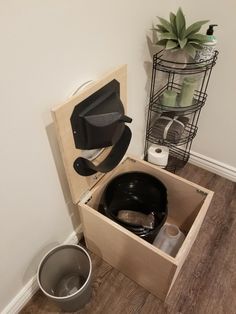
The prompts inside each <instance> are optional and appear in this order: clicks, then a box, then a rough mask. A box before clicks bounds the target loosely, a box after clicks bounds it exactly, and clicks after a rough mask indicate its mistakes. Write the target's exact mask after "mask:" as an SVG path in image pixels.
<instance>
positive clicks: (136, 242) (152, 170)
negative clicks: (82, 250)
mask: <svg viewBox="0 0 236 314" xmlns="http://www.w3.org/2000/svg"><path fill="white" fill-rule="evenodd" d="M112 79H116V80H118V81H119V83H120V92H121V95H120V97H121V100H122V102H123V104H124V105H126V67H125V66H122V67H120V68H118V69H116V70H115V71H113V72H111V73H109V74H107V75H105V76H104V77H103V78H101V80H98V81H96V82H94V83H92V84H91V85H90V86H88V87H87V88H86V89H84V90H83V91H82V92H80V94H78V95H76V96H74V97H72V98H71V99H70V100H69V101H68V102H66V103H64V104H62V105H61V106H59V107H57V108H55V109H54V110H53V117H54V122H55V126H56V129H57V135H58V141H59V144H60V149H61V153H62V157H63V162H64V166H65V170H66V174H67V178H68V182H69V186H70V190H71V194H72V199H73V201H74V203H76V204H78V208H79V211H80V217H81V221H82V226H83V232H84V236H85V241H86V245H87V247H88V249H89V250H91V251H92V252H94V253H95V254H97V255H98V256H100V257H101V258H103V259H104V260H105V261H106V262H108V263H109V264H110V265H112V266H113V267H115V268H116V269H118V270H120V271H121V272H123V273H124V274H125V275H127V276H128V277H129V278H131V279H132V280H134V281H136V282H137V283H138V284H139V285H141V286H142V287H144V288H145V289H147V290H148V291H150V292H151V293H152V294H154V295H156V296H157V297H158V298H160V299H162V300H165V298H166V296H167V295H168V293H169V292H170V289H171V287H172V286H173V283H174V281H175V279H176V277H177V275H178V273H179V271H180V269H181V267H182V266H183V264H184V261H185V260H186V258H187V256H188V253H189V251H190V249H191V247H192V246H193V244H194V241H195V239H196V237H197V234H198V232H199V229H200V227H201V225H202V222H203V219H204V217H205V215H206V212H207V210H208V207H209V204H210V202H211V199H212V196H213V192H212V191H209V190H207V189H205V188H203V187H201V186H199V185H196V184H194V183H191V182H189V181H187V180H184V179H182V178H180V177H178V176H176V175H174V174H172V173H169V172H167V171H165V170H163V169H161V168H159V167H157V166H154V165H151V164H150V163H147V162H145V161H142V160H140V159H138V158H135V157H126V158H125V159H124V160H123V161H122V162H121V163H120V165H118V166H117V167H116V168H115V169H114V170H113V171H111V172H110V173H107V174H101V173H98V174H96V175H93V176H90V177H81V176H79V175H78V174H77V173H76V172H75V171H74V169H73V162H74V160H75V159H76V158H77V157H78V155H79V154H80V152H79V151H78V150H77V149H75V147H74V142H73V135H72V131H71V126H70V115H71V113H72V111H73V109H74V106H75V105H77V104H78V103H80V102H81V101H82V100H84V99H85V98H86V97H88V96H90V95H91V94H92V93H94V92H95V91H96V90H98V89H100V88H101V87H103V86H104V85H105V84H107V83H108V82H110V81H111V80H112ZM104 154H106V152H104ZM99 158H104V156H100V157H99ZM129 171H142V172H146V173H149V174H151V175H153V176H155V177H157V178H158V179H159V180H161V181H162V182H163V183H164V185H165V186H166V187H167V191H168V218H167V222H171V223H174V224H176V225H177V226H179V228H180V229H181V230H182V231H183V232H184V233H185V235H186V238H185V241H184V242H183V244H182V246H181V248H180V249H179V251H178V253H177V255H176V257H175V258H173V257H171V256H169V255H168V254H166V253H164V252H162V251H161V250H159V249H158V248H156V247H154V246H153V245H152V244H150V243H148V242H146V241H145V240H143V239H141V238H139V237H138V236H136V235H135V234H133V233H132V232H130V231H128V230H127V229H125V228H123V227H122V226H120V225H119V224H117V223H115V222H114V221H112V220H110V219H109V218H107V217H105V216H104V215H102V214H101V213H99V212H98V206H99V202H100V198H101V195H102V193H103V191H104V189H105V187H106V185H107V184H108V182H109V181H110V180H111V179H112V178H113V177H114V176H116V175H119V174H121V173H124V172H129Z"/></svg>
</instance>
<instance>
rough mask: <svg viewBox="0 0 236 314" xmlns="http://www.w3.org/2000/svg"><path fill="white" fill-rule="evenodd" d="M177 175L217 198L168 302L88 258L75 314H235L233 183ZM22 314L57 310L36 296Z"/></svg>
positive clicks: (191, 169)
mask: <svg viewBox="0 0 236 314" xmlns="http://www.w3.org/2000/svg"><path fill="white" fill-rule="evenodd" d="M178 174H179V175H180V176H182V177H184V178H186V179H189V180H191V181H193V182H195V183H198V184H200V185H202V186H205V187H206V188H209V189H211V190H213V191H215V195H214V198H213V201H212V203H211V206H210V208H209V211H208V214H207V216H206V218H205V221H204V223H203V226H202V228H201V230H200V233H199V235H198V237H197V240H196V242H195V244H194V247H193V248H192V250H191V252H190V254H189V257H188V258H187V261H186V262H185V264H184V266H183V268H182V270H181V273H180V274H179V276H178V278H177V280H176V282H175V284H174V286H173V289H172V291H171V293H170V295H169V297H168V299H167V301H166V303H165V304H163V303H162V302H161V301H159V300H158V299H157V298H156V297H154V296H153V295H151V294H150V293H148V292H147V291H146V290H144V289H143V288H141V287H140V286H138V285H137V284H136V283H134V282H133V281H131V280H130V279H128V278H127V277H126V276H124V275H123V274H122V273H120V272H118V271H117V270H115V269H113V268H112V267H111V266H109V265H108V264H107V263H105V262H103V261H102V260H101V259H100V258H98V257H96V256H94V255H92V261H93V270H94V272H93V296H92V299H91V301H90V303H89V304H87V305H86V307H85V308H84V309H83V310H80V311H79V312H78V313H79V314H95V313H96V314H97V313H99V314H120V313H121V314H126V313H127V314H128V313H133V314H159V313H160V314H163V313H173V314H195V313H196V314H221V313H222V314H223V313H224V314H231V313H232V314H235V313H236V183H233V182H231V181H229V180H226V179H224V178H222V177H219V176H217V175H214V174H212V173H209V172H207V171H205V170H202V169H200V168H198V167H195V166H193V165H186V166H185V168H184V169H183V170H181V171H179V173H178ZM21 313H22V314H23V313H60V310H58V309H57V307H56V306H55V305H54V304H52V303H51V302H50V301H49V300H48V299H47V298H45V297H44V296H43V295H42V293H41V292H38V293H37V294H36V295H35V296H34V297H33V298H32V300H31V301H30V302H29V303H28V304H27V306H26V307H25V308H24V309H23V310H22V311H21Z"/></svg>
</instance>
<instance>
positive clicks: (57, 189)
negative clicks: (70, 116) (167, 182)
mask: <svg viewBox="0 0 236 314" xmlns="http://www.w3.org/2000/svg"><path fill="white" fill-rule="evenodd" d="M227 2H228V5H226V3H227ZM180 3H181V5H182V7H183V8H184V11H186V13H187V14H188V15H189V16H190V18H193V20H194V19H195V20H196V19H205V18H208V17H209V18H210V19H211V20H212V21H214V22H218V23H219V24H221V25H220V27H219V31H218V32H217V35H218V38H219V41H220V43H219V48H220V49H221V50H222V51H221V55H220V60H219V64H218V65H217V67H216V69H215V71H214V73H213V76H212V81H211V84H210V88H209V99H208V103H207V107H206V109H204V112H203V114H202V117H201V121H200V130H199V136H198V137H197V139H196V141H195V145H194V150H196V151H198V152H200V153H203V154H206V155H209V156H210V157H213V158H215V159H218V160H219V161H222V162H226V163H229V164H230V165H232V166H236V158H235V157H236V156H235V149H234V148H233V145H232V143H233V142H234V138H233V135H234V133H235V124H234V123H233V122H234V121H233V119H234V114H235V113H236V110H235V107H234V101H233V100H234V90H233V73H235V62H233V61H232V60H234V57H235V53H234V52H235V47H236V46H235V42H233V43H232V39H233V32H229V27H230V23H232V21H234V18H233V14H234V13H233V12H235V10H234V9H235V8H233V6H235V5H234V4H233V0H232V1H229V0H227V1H226V2H224V3H222V7H220V8H215V7H214V5H213V4H214V3H213V1H208V2H207V5H206V3H205V2H203V1H202V0H200V1H198V2H197V3H198V4H195V1H191V2H190V3H189V1H187V0H185V1H173V0H172V1H171V0H168V1H165V2H163V1H158V0H149V1H144V0H139V1H137V0H130V1H126V0H120V1H114V0H113V1H111V0H100V1H91V0H90V1H78V0H70V1H67V0H59V1H58V0H49V1H40V0H35V1H30V0H28V1H27V0H22V1H17V0H15V1H13V0H9V1H5V2H4V1H1V2H0V40H1V58H0V104H1V105H0V130H1V133H0V134H1V135H0V139H1V140H0V143H1V163H0V167H1V169H0V170H1V176H0V185H1V189H0V191H1V198H0V204H1V212H0V245H1V246H0V248H1V260H0V278H1V286H2V287H4V289H1V290H0V291H1V292H0V312H1V310H2V309H3V308H4V307H5V306H6V305H7V304H8V303H9V302H10V301H11V299H12V298H13V297H14V296H15V295H16V294H17V293H18V292H19V291H20V290H21V288H22V287H23V286H24V285H25V284H26V282H28V280H29V279H30V278H31V277H32V276H33V275H34V274H35V271H36V268H37V265H38V263H39V261H40V259H41V257H42V255H43V253H44V252H45V251H47V250H48V248H49V247H51V246H53V245H55V244H56V243H61V242H62V241H64V240H65V238H66V237H67V236H68V235H69V234H70V233H71V232H72V231H73V228H74V226H75V225H76V224H78V220H76V218H73V217H71V215H73V212H71V210H69V209H68V204H67V203H69V202H70V199H69V196H68V190H67V188H66V183H65V179H64V177H63V172H62V171H61V170H60V171H59V176H60V179H59V177H58V173H57V169H56V166H55V161H54V158H56V163H57V166H58V164H59V167H60V160H59V158H58V152H57V146H56V143H55V140H54V138H53V132H52V126H51V118H50V114H49V112H50V108H51V107H52V106H54V105H55V104H57V103H60V102H62V101H63V100H64V99H66V98H67V97H68V96H69V95H70V94H71V93H72V92H73V91H74V90H75V89H76V88H77V86H78V85H80V84H81V83H83V82H84V81H87V80H90V79H96V77H98V76H99V75H101V74H103V73H104V72H106V71H108V70H111V69H112V68H113V67H116V66H117V65H119V64H123V63H127V64H128V84H129V85H128V100H129V107H128V114H130V115H131V116H132V117H133V118H134V122H133V125H132V129H133V140H132V145H131V147H130V151H132V153H135V154H138V155H140V154H141V153H142V147H143V136H144V115H145V105H146V103H147V94H146V90H145V88H147V86H148V84H147V74H146V62H147V61H150V56H149V51H148V48H147V41H146V34H147V33H148V30H149V29H150V27H151V24H152V21H153V20H155V16H156V15H159V16H167V15H168V12H169V11H170V10H173V11H175V10H176V9H177V7H178V5H179V4H180ZM199 3H202V5H199ZM184 4H185V5H184ZM210 4H212V7H211V8H210ZM223 4H224V6H223ZM208 6H209V7H208ZM192 8H194V10H193V9H192ZM223 8H225V9H223ZM222 12H225V15H224V16H223V17H222ZM223 21H224V23H223ZM233 27H234V29H235V25H234V26H233ZM234 33H235V32H234ZM233 67H234V70H233ZM226 113H227V115H226ZM222 118H223V119H222ZM222 120H223V122H222ZM209 121H210V127H209ZM221 122H222V123H223V125H222V126H223V127H222V128H220V127H219V126H220V123H221ZM222 130H223V131H222ZM223 132H224V133H223ZM225 139H227V140H225ZM49 142H50V144H49ZM51 146H52V147H51ZM53 154H54V155H55V156H53ZM60 181H61V182H60ZM61 183H62V184H63V187H64V188H63V189H62V188H61ZM69 205H70V204H69ZM73 225H74V226H73Z"/></svg>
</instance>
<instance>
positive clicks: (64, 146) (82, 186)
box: [52, 65, 127, 204]
mask: <svg viewBox="0 0 236 314" xmlns="http://www.w3.org/2000/svg"><path fill="white" fill-rule="evenodd" d="M114 79H115V80H117V81H118V82H119V83H120V99H121V101H122V103H123V105H124V108H125V110H126V106H127V66H126V65H122V66H120V67H118V68H116V69H114V70H113V71H112V72H109V73H107V74H106V75H104V76H103V77H101V78H100V79H98V80H97V81H95V82H92V83H91V84H90V85H89V86H87V87H84V89H83V90H81V91H80V92H79V93H78V94H76V95H75V96H73V97H71V98H70V99H69V100H68V101H66V102H64V103H63V104H61V105H59V106H57V107H56V108H53V109H52V116H53V120H54V125H55V129H56V134H57V138H58V142H59V147H60V151H61V155H62V159H63V163H64V167H65V171H66V176H67V180H68V183H69V187H70V191H71V196H72V201H73V203H74V204H77V203H78V202H79V201H80V199H81V197H82V196H83V195H84V194H85V193H86V192H87V191H88V190H89V189H91V188H92V187H93V186H94V185H95V184H96V182H97V181H98V180H99V179H100V178H101V176H102V175H103V174H101V173H96V174H95V175H92V176H89V177H83V176H80V175H79V174H78V173H77V172H76V171H75V170H74V168H73V163H74V161H75V159H76V158H77V157H79V156H80V155H81V150H79V149H76V148H75V144H74V139H73V134H72V129H71V124H70V117H71V114H72V112H73V110H74V107H75V106H76V105H78V104H79V103H81V102H82V101H83V100H85V99H86V98H87V97H89V96H90V95H92V94H93V93H95V92H96V91H98V90H99V89H100V88H102V87H103V86H105V85H106V84H108V83H109V82H111V81H112V80H114ZM109 151H110V148H107V149H105V150H104V152H103V153H102V154H101V155H99V157H98V158H97V159H96V161H97V162H100V161H101V160H103V159H104V158H105V157H106V156H107V154H108V152H109Z"/></svg>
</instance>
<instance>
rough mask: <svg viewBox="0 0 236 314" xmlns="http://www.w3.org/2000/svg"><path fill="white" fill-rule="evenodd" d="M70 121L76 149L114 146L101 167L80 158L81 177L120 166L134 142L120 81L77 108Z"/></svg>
mask: <svg viewBox="0 0 236 314" xmlns="http://www.w3.org/2000/svg"><path fill="white" fill-rule="evenodd" d="M70 121H71V127H72V132H73V137H74V143H75V147H76V148H78V149H83V150H90V149H97V148H104V147H110V146H112V149H111V151H110V153H109V155H108V156H107V157H106V158H105V159H104V160H103V161H102V162H101V163H100V164H98V165H95V164H94V163H93V162H92V161H90V160H88V159H86V158H83V157H78V158H77V159H76V160H75V162H74V169H75V171H76V172H77V173H78V174H80V175H82V176H90V175H92V174H94V173H96V172H98V171H99V172H104V173H105V172H109V171H111V170H112V169H113V168H114V167H116V166H117V165H118V164H119V162H120V161H121V159H122V158H123V156H124V154H125V152H126V150H127V148H128V146H129V143H130V140H131V131H130V129H129V127H128V126H126V125H125V122H127V123H130V122H131V121H132V119H131V118H129V117H127V116H126V115H125V114H124V106H123V104H122V102H121V100H120V84H119V82H117V81H116V80H113V81H111V82H110V83H108V84H107V85H105V86H104V87H102V88H101V89H99V90H98V91H96V92H95V93H94V94H92V95H91V96H89V97H88V98H86V99H85V100H84V101H82V102H81V103H79V104H78V105H77V106H75V108H74V110H73V112H72V115H71V118H70Z"/></svg>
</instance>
